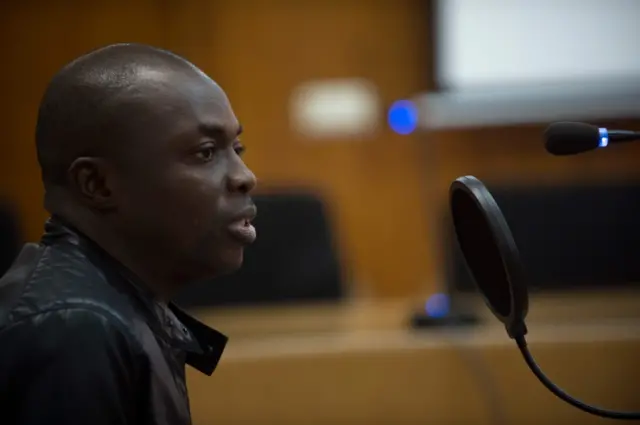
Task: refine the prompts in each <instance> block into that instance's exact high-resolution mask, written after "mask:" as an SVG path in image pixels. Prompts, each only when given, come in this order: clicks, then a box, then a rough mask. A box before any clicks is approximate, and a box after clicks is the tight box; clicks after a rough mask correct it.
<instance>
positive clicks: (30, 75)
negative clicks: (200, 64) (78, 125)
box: [0, 0, 164, 240]
mask: <svg viewBox="0 0 640 425" xmlns="http://www.w3.org/2000/svg"><path fill="white" fill-rule="evenodd" d="M163 16H164V10H163V8H162V7H161V4H159V3H158V2H156V1H154V0H137V1H135V2H128V1H125V0H110V1H94V2H81V1H78V0H61V1H55V2H47V1H43V0H26V1H22V2H5V3H3V4H2V6H0V47H1V49H2V52H3V60H4V64H3V66H2V68H1V69H0V89H1V90H2V93H3V102H2V104H1V106H0V108H1V109H0V113H1V115H0V116H1V117H2V125H0V149H1V150H2V156H1V159H0V172H1V174H0V175H1V177H2V178H1V179H0V196H1V197H8V198H9V199H10V200H12V201H13V202H14V203H15V204H16V205H17V208H18V210H19V212H20V214H21V218H22V220H23V223H22V224H23V227H24V232H25V237H26V238H27V239H28V240H37V239H39V237H40V234H41V233H42V226H43V223H44V220H45V218H46V214H45V212H44V210H43V208H42V195H43V190H42V185H41V183H40V171H39V168H38V164H37V161H36V153H35V141H34V134H35V122H36V117H37V109H38V104H39V102H40V98H41V96H42V94H43V92H44V89H45V87H46V85H47V83H48V81H49V79H50V78H51V77H52V76H53V75H54V73H55V72H56V71H57V70H58V69H59V68H60V67H61V66H63V65H64V64H65V63H67V62H68V61H70V60H72V59H73V58H75V57H77V56H79V55H80V54H82V53H84V52H86V51H88V50H91V49H93V48H95V47H98V46H101V45H104V44H109V43H116V42H124V41H136V42H142V43H151V44H161V43H162V42H163Z"/></svg>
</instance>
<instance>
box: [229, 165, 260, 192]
mask: <svg viewBox="0 0 640 425" xmlns="http://www.w3.org/2000/svg"><path fill="white" fill-rule="evenodd" d="M257 183H258V181H257V179H256V176H255V174H253V172H252V171H251V170H250V169H249V167H247V166H246V165H245V164H244V162H242V161H239V164H238V165H237V166H235V167H234V169H233V171H232V172H231V173H229V178H228V180H227V184H228V190H229V191H230V192H233V193H242V194H247V193H249V192H251V191H252V190H253V188H254V187H256V184H257Z"/></svg>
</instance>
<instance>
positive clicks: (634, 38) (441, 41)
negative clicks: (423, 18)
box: [436, 0, 640, 92]
mask: <svg viewBox="0 0 640 425" xmlns="http://www.w3.org/2000/svg"><path fill="white" fill-rule="evenodd" d="M436 24H437V26H438V30H437V37H438V46H437V48H438V57H437V58H436V64H437V65H436V73H437V78H438V84H439V85H440V86H441V87H442V88H443V89H444V90H450V91H452V92H462V91H467V90H470V89H491V88H498V87H505V86H506V87H510V86H517V87H523V86H533V85H537V84H540V83H541V84H547V83H552V84H553V83H563V82H570V83H576V82H577V81H585V82H597V81H604V82H607V80H612V79H618V78H628V79H632V78H638V77H640V0H440V1H439V2H438V17H437V23H436Z"/></svg>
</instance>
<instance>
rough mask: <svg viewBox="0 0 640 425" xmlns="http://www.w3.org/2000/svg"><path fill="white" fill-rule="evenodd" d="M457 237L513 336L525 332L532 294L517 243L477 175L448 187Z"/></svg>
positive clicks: (495, 311) (488, 301)
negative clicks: (525, 276)
mask: <svg viewBox="0 0 640 425" xmlns="http://www.w3.org/2000/svg"><path fill="white" fill-rule="evenodd" d="M449 205H450V209H451V215H452V218H453V226H454V230H455V235H456V239H457V241H458V245H459V247H460V250H461V252H462V256H463V258H464V261H465V263H466V266H467V269H468V270H469V272H470V274H471V277H472V278H473V280H474V281H475V283H476V286H477V288H478V290H479V291H480V293H481V294H482V296H483V297H484V300H485V303H486V304H487V306H488V307H489V309H490V310H491V312H492V313H493V314H494V316H496V317H497V318H498V319H499V320H500V321H501V322H502V323H504V325H505V327H506V329H507V333H508V334H509V336H510V337H511V338H515V337H516V336H522V335H524V334H526V327H525V325H524V318H525V317H526V315H527V311H528V306H529V298H528V293H527V287H526V283H525V282H524V280H523V266H522V262H521V260H520V254H519V251H518V247H517V246H516V243H515V241H514V239H513V236H512V234H511V230H510V229H509V226H508V224H507V222H506V220H505V218H504V216H503V214H502V211H501V210H500V207H498V204H497V203H496V201H495V200H494V199H493V196H492V195H491V193H490V192H489V190H488V189H487V188H486V187H485V186H484V184H483V183H482V182H481V181H480V180H478V179H477V178H475V177H473V176H465V177H460V178H458V179H456V180H455V181H454V182H453V183H452V184H451V187H450V190H449Z"/></svg>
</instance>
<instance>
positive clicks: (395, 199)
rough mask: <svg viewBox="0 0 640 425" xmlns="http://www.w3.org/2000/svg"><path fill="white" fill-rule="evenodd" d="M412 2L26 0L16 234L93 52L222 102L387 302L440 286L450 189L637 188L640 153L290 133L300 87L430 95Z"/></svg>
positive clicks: (268, 178) (6, 44) (10, 137)
mask: <svg viewBox="0 0 640 425" xmlns="http://www.w3.org/2000/svg"><path fill="white" fill-rule="evenodd" d="M424 3H425V2H422V1H419V0H397V1H394V0H371V1H358V0H352V1H343V2H333V1H331V2H312V1H306V2H292V1H279V2H236V1H230V0H229V1H215V2H214V1H210V0H183V1H178V0H138V1H136V2H125V1H124V0H113V1H106V0H97V1H94V2H88V3H87V2H80V1H79V0H63V1H59V2H44V1H41V0H25V1H23V2H20V3H19V2H12V3H11V4H7V5H3V6H1V8H2V9H1V10H2V13H1V14H0V43H2V44H1V46H2V48H3V52H4V58H5V61H6V62H7V63H8V65H7V66H4V67H2V69H0V77H1V78H0V84H2V90H3V94H4V99H5V102H3V105H2V108H3V109H2V112H3V114H2V116H3V121H4V122H3V125H2V126H0V140H1V142H0V143H1V144H2V152H3V155H2V157H1V159H0V167H1V171H2V180H1V182H0V196H8V197H9V198H10V199H12V200H14V201H15V202H16V203H17V205H18V206H19V209H20V211H21V213H22V216H23V219H24V227H25V231H26V236H27V237H28V238H29V239H37V238H38V237H39V235H40V233H41V229H42V222H43V220H44V218H45V214H44V212H43V210H42V207H41V196H42V190H41V185H40V181H39V171H38V168H37V164H36V161H35V151H34V144H33V128H34V124H35V116H36V109H37V105H38V101H39V99H40V96H41V94H42V91H43V90H44V87H45V84H46V83H47V81H48V79H49V78H50V76H51V75H52V74H53V73H54V72H55V70H56V69H57V68H58V67H60V66H61V65H62V64H64V63H65V62H66V61H68V60H70V59H71V58H73V57H75V56H77V55H78V54H80V53H82V52H84V51H86V50H89V49H91V48H94V47H96V46H99V45H103V44H107V43H112V42H118V41H137V42H146V43H150V44H155V45H158V46H161V47H168V48H170V49H172V50H175V51H176V52H177V53H180V54H183V55H185V56H186V57H188V58H189V59H190V60H192V61H193V62H194V63H196V64H197V65H198V66H200V67H201V68H202V69H203V70H205V71H206V72H207V73H209V74H210V75H211V76H212V77H213V78H214V79H216V80H218V81H219V82H220V84H221V85H222V86H223V87H224V88H225V89H226V91H227V92H228V94H229V96H230V98H231V100H232V103H233V105H234V108H235V110H236V113H237V115H238V116H239V117H240V119H241V120H242V121H243V123H244V125H245V127H246V135H245V142H246V144H247V145H248V148H249V150H248V152H247V156H246V158H247V161H248V163H249V165H250V166H251V167H252V168H253V169H254V171H255V172H256V173H257V175H258V177H259V180H260V185H261V186H262V187H268V186H274V185H297V186H306V187H310V188H312V189H314V190H317V191H318V192H320V193H321V194H322V195H323V196H324V197H325V199H326V200H327V201H328V202H329V208H330V211H331V213H332V218H333V220H334V222H335V226H336V228H337V239H338V242H339V247H340V249H341V253H342V254H343V257H344V258H345V261H346V265H347V266H348V269H349V270H350V278H351V279H352V280H354V281H355V282H356V283H357V289H359V290H360V291H361V292H364V293H365V294H372V295H374V296H382V297H392V296H401V295H414V294H422V293H427V292H430V291H433V290H436V289H437V288H438V280H439V279H438V276H439V273H438V271H439V268H438V265H439V255H440V252H439V249H438V245H437V238H438V229H439V227H438V221H437V218H438V215H439V214H440V213H441V209H442V208H443V207H444V204H443V201H444V200H445V195H446V191H447V188H448V186H449V183H450V181H451V179H452V178H455V177H457V176H458V175H461V174H475V175H477V176H478V177H480V178H483V179H487V181H488V182H489V181H496V180H508V181H514V182H515V181H535V182H547V183H552V182H554V181H556V180H557V179H566V178H575V176H576V175H577V176H578V177H579V178H600V177H607V178H618V177H619V178H622V177H626V176H629V175H633V174H637V171H636V170H637V168H638V167H636V166H635V161H636V160H637V158H638V157H639V155H638V153H639V152H640V151H639V149H638V147H634V146H629V147H626V148H622V149H619V150H616V151H613V150H611V151H610V152H602V153H600V154H599V155H591V156H582V157H575V158H562V159H559V158H551V157H549V156H547V155H546V154H545V153H544V151H543V150H542V147H541V139H540V133H541V131H542V128H541V127H531V126H528V127H513V128H508V129H492V130H469V131H458V132H445V133H437V134H429V135H414V136H409V137H402V136H398V135H395V134H393V133H391V132H390V131H388V130H384V129H383V130H382V131H381V132H380V133H379V134H378V135H377V136H376V137H375V138H373V139H371V140H361V141H340V140H337V141H332V142H310V141H308V140H305V139H303V138H302V137H300V136H299V135H297V134H295V133H294V132H293V131H292V129H291V126H290V124H289V114H288V101H289V96H290V94H291V92H292V91H293V90H294V88H295V87H296V86H297V85H298V84H300V83H302V82H305V81H308V80H313V79H323V78H334V77H364V78H368V79H370V80H371V81H372V82H373V83H374V84H376V85H377V86H378V88H379V90H380V94H381V96H382V98H383V100H384V101H385V102H386V103H389V102H391V101H393V100H395V99H398V98H402V97H407V96H410V95H411V94H413V93H415V92H418V91H422V90H424V89H425V88H426V87H427V81H428V75H429V74H430V72H429V70H428V69H427V67H426V64H427V63H428V60H427V57H428V56H429V55H428V53H429V46H428V40H427V38H428V37H427V33H428V31H427V29H428V28H427V23H428V17H427V13H426V8H425V7H424Z"/></svg>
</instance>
